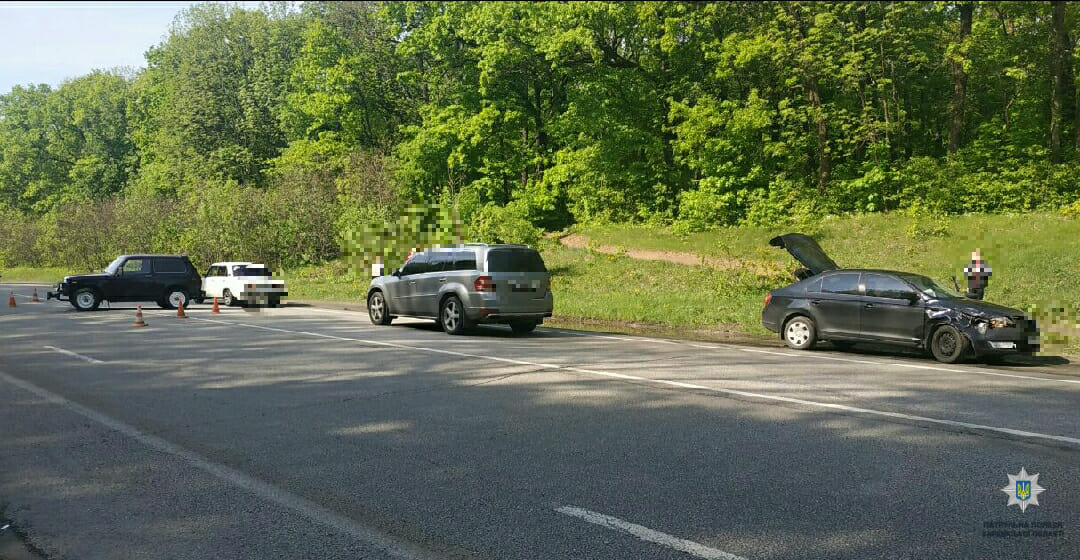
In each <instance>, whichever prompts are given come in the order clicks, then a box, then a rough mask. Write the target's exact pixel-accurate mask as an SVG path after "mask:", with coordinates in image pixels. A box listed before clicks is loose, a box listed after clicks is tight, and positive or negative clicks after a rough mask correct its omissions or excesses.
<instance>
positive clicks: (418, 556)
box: [0, 371, 436, 560]
mask: <svg viewBox="0 0 1080 560" xmlns="http://www.w3.org/2000/svg"><path fill="white" fill-rule="evenodd" d="M0 381H4V382H6V383H9V384H11V385H15V386H16V387H19V388H21V389H23V390H25V391H28V392H30V393H33V394H35V395H37V396H39V397H41V398H43V399H45V400H46V401H48V402H50V403H52V404H56V405H59V406H62V407H64V408H66V409H68V410H70V411H72V412H74V413H76V414H78V415H80V416H82V417H84V418H87V419H90V420H92V421H94V422H97V423H98V424H101V425H102V426H105V427H106V428H109V429H112V430H114V431H117V432H120V433H121V434H124V435H126V436H128V437H130V438H132V439H134V440H136V441H138V442H140V443H142V444H144V445H146V446H147V447H150V448H152V449H155V450H157V451H160V452H162V453H166V454H169V455H172V456H174V457H177V458H179V459H183V460H184V461H186V462H188V463H189V464H191V465H192V466H194V467H195V468H197V469H199V470H201V471H203V472H206V473H209V474H211V475H213V476H215V477H217V478H218V479H220V480H222V481H224V482H227V483H229V484H232V485H233V486H236V487H238V488H241V489H244V490H247V491H248V492H250V493H252V494H254V495H256V496H258V497H260V498H262V499H264V500H266V501H268V502H272V503H275V504H277V505H279V506H282V507H284V508H287V509H289V510H292V511H293V512H295V513H298V514H300V515H302V516H303V517H306V518H308V519H309V520H311V521H314V522H316V523H320V524H322V525H325V526H327V527H330V528H332V529H335V530H338V531H341V532H342V533H345V534H348V535H351V536H353V537H355V538H357V539H360V540H362V541H365V542H367V543H368V544H370V545H372V546H374V547H376V548H378V549H380V550H382V551H384V552H386V553H388V554H390V555H391V556H394V557H396V558H403V559H409V560H426V559H431V558H436V556H434V555H433V554H432V553H431V552H429V551H425V550H421V549H419V548H417V547H416V546H414V545H412V544H409V543H405V542H401V541H399V540H397V539H394V538H392V537H388V536H385V535H382V534H381V533H379V532H378V531H377V530H375V529H373V528H370V527H368V526H366V525H364V524H362V523H359V522H357V521H355V520H353V519H350V518H348V517H345V516H343V515H340V514H338V513H334V512H333V511H330V510H328V509H326V508H324V507H322V506H320V505H319V504H317V503H315V502H312V501H310V500H308V499H306V498H303V497H300V496H297V495H296V494H292V493H290V492H287V491H285V490H282V489H281V488H278V487H276V486H274V485H272V484H269V483H267V482H263V481H262V480H259V479H256V478H252V477H250V476H248V475H246V474H244V473H242V472H240V471H237V470H235V469H232V468H230V467H227V466H225V465H222V464H219V463H214V462H213V461H210V460H209V459H206V458H204V457H202V456H201V455H198V454H196V453H193V452H191V451H188V450H187V449H184V448H183V447H180V446H179V445H176V444H174V443H171V442H169V441H167V440H165V439H162V438H160V437H158V436H154V435H150V434H147V433H145V432H143V431H141V430H139V429H138V428H136V427H134V426H131V425H129V424H125V423H124V422H121V421H120V420H116V419H114V418H112V417H110V416H107V415H105V414H103V413H101V412H98V411H96V410H93V409H90V408H87V407H85V406H83V405H81V404H78V403H76V402H74V401H70V400H68V399H65V398H64V397H62V396H60V395H58V394H56V393H53V392H52V391H49V390H48V389H44V388H42V387H38V386H37V385H34V384H33V383H30V382H29V381H24V380H22V379H19V378H17V377H14V376H11V375H8V374H7V373H5V372H2V371H0Z"/></svg>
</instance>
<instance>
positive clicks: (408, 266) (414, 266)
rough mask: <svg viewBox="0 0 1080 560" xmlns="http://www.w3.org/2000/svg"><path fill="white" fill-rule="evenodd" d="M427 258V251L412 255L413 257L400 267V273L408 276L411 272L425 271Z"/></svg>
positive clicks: (421, 272)
mask: <svg viewBox="0 0 1080 560" xmlns="http://www.w3.org/2000/svg"><path fill="white" fill-rule="evenodd" d="M427 259H428V255H427V253H417V254H415V255H413V258H411V259H409V262H407V263H405V266H403V267H401V275H402V276H409V275H411V274H423V273H424V272H427V269H428V264H427Z"/></svg>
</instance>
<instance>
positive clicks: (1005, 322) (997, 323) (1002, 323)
mask: <svg viewBox="0 0 1080 560" xmlns="http://www.w3.org/2000/svg"><path fill="white" fill-rule="evenodd" d="M1015 326H1016V323H1014V322H1013V320H1012V319H1010V318H1008V317H994V318H993V319H990V328H992V329H1005V328H1009V327H1015Z"/></svg>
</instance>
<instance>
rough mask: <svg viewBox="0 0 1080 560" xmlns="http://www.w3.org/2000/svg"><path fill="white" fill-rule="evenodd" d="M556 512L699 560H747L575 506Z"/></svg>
mask: <svg viewBox="0 0 1080 560" xmlns="http://www.w3.org/2000/svg"><path fill="white" fill-rule="evenodd" d="M555 511H557V512H559V513H561V514H563V515H569V516H571V517H577V518H578V519H582V520H584V521H588V522H589V523H593V524H595V525H600V526H601V527H607V528H608V529H615V530H616V531H622V532H624V533H629V534H631V535H633V536H635V537H637V538H639V539H641V540H643V541H648V542H651V543H654V544H658V545H661V546H666V547H668V548H673V549H675V550H678V551H680V552H685V553H687V554H690V555H692V556H696V557H698V558H705V559H706V560H746V559H745V558H743V557H742V556H736V555H734V554H731V553H728V552H724V551H722V550H717V549H715V548H710V547H707V546H705V545H703V544H699V543H696V542H694V541H688V540H686V539H680V538H679V537H674V536H671V535H669V534H667V533H661V532H660V531H656V530H653V529H650V528H648V527H643V526H641V525H637V524H634V523H630V522H629V521H623V520H622V519H619V518H618V517H612V516H610V515H604V514H602V513H596V512H595V511H589V510H587V509H582V508H579V507H574V506H561V507H557V508H555Z"/></svg>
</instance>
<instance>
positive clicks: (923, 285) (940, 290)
mask: <svg viewBox="0 0 1080 560" xmlns="http://www.w3.org/2000/svg"><path fill="white" fill-rule="evenodd" d="M900 276H901V278H903V279H904V280H907V281H908V282H910V283H911V284H912V285H914V286H915V287H916V288H918V289H919V291H921V292H922V293H924V294H926V295H928V296H930V297H932V298H934V299H960V296H959V295H957V294H955V293H953V291H952V290H950V289H948V288H945V287H943V286H941V285H940V284H938V283H937V282H934V281H933V280H931V279H929V278H927V277H925V276H920V275H918V274H902V275H900Z"/></svg>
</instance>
